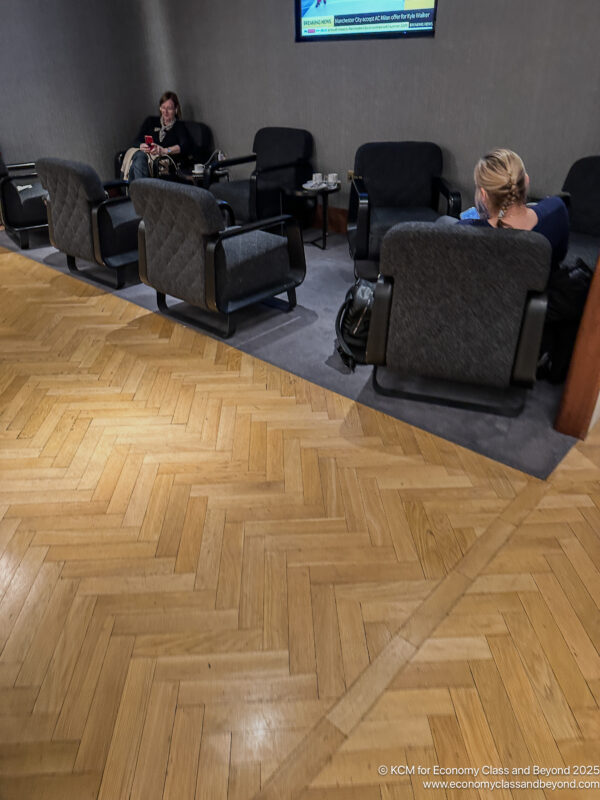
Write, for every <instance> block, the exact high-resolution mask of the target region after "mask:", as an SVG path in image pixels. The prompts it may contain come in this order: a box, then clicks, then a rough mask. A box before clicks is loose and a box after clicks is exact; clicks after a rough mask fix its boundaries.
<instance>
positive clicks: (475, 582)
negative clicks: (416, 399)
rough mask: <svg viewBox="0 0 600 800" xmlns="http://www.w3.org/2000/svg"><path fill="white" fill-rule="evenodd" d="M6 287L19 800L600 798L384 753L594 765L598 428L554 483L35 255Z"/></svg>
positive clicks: (2, 631)
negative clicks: (439, 781)
mask: <svg viewBox="0 0 600 800" xmlns="http://www.w3.org/2000/svg"><path fill="white" fill-rule="evenodd" d="M0 283H1V285H2V287H3V300H2V306H1V308H0V356H1V360H2V369H1V373H0V798H2V800H24V799H26V800H29V799H30V798H31V799H32V800H42V798H43V799H44V800H71V798H72V799H73V800H88V798H89V799H90V800H91V799H92V798H94V799H95V798H100V799H101V800H117V799H120V798H135V799H136V800H142V799H143V800H151V799H152V798H157V799H158V798H174V799H176V800H186V799H187V798H198V800H251V798H256V800H287V799H288V798H289V800H291V798H302V800H375V799H377V800H408V799H409V798H415V800H417V799H418V800H422V799H424V798H436V799H437V798H441V797H447V798H456V797H460V798H463V797H464V798H471V797H472V798H476V797H490V798H491V797H493V798H510V797H515V798H532V799H534V798H535V800H538V798H539V799H540V800H543V798H550V797H552V798H555V797H557V796H561V797H565V798H567V797H568V798H592V797H594V798H597V797H598V796H599V792H600V790H599V789H591V788H590V789H574V790H569V791H568V792H566V793H565V792H558V793H556V792H554V791H552V790H550V789H546V790H544V789H540V788H531V789H523V790H514V791H513V792H512V793H511V791H510V790H509V789H502V788H499V789H495V790H494V791H491V790H485V789H472V790H471V789H469V790H462V789H448V790H444V789H431V788H429V789H428V788H426V787H425V786H424V784H423V778H422V776H420V775H419V774H417V773H416V771H415V774H412V775H411V774H404V775H397V774H392V773H393V772H394V771H397V770H392V769H391V767H393V766H395V765H396V766H397V765H400V766H401V765H408V766H409V767H411V766H414V767H415V768H416V767H417V766H419V767H421V769H422V771H423V772H426V771H427V770H428V769H429V770H430V776H431V775H432V774H433V767H434V765H436V764H437V765H442V766H446V767H456V768H458V767H482V766H484V765H491V766H493V767H496V768H499V767H504V768H509V769H512V768H514V767H530V766H531V765H538V766H543V767H546V768H549V767H563V768H564V767H571V769H572V768H573V766H574V765H580V764H582V765H587V764H589V765H592V766H593V765H595V764H597V763H599V762H600V710H599V708H598V703H599V702H600V655H599V650H600V611H599V607H600V580H599V578H600V574H599V571H600V430H599V429H598V426H597V428H596V430H595V431H594V432H592V433H591V434H590V436H589V438H588V440H587V442H586V443H582V444H580V445H578V446H577V447H576V448H575V449H574V450H573V451H572V452H571V453H570V454H569V455H568V456H567V458H566V459H565V461H564V462H563V464H562V465H561V466H560V468H559V469H557V470H556V472H555V474H554V475H553V476H552V477H551V479H550V480H548V481H547V482H541V481H538V480H536V479H533V478H530V477H528V476H526V475H523V474H521V473H519V472H517V471H515V470H512V469H509V468H507V467H504V466H502V465H500V464H497V463H494V462H492V461H489V460H487V459H485V458H483V457H480V456H478V455H475V454H473V453H471V452H469V451H467V450H464V449H462V448H460V447H457V446H455V445H453V444H450V443H448V442H445V441H443V440H440V439H437V438H436V437H434V436H431V435H429V434H427V433H424V432H423V431H420V430H417V429H414V428H411V427H410V426H408V425H406V424H403V423H402V422H399V421H397V420H394V419H392V418H390V417H387V416H385V415H383V414H380V413H378V412H375V411H372V410H370V409H368V408H365V407H363V406H360V405H358V404H356V403H354V402H352V401H350V400H347V399H345V398H343V397H340V396H338V395H335V394H333V393H331V392H327V391H325V390H323V389H321V388H319V387H318V386H314V385H311V384H309V383H307V382H306V381H303V380H300V379H298V378H295V377H294V376H293V375H290V374H288V373H285V372H283V371H282V370H280V369H276V368H274V367H271V366H269V365H268V364H265V363H262V362H260V361H258V360H256V359H253V358H251V357H250V356H247V355H244V354H243V353H240V352H238V351H236V350H233V349H232V348H230V347H228V346H227V345H225V344H223V343H221V342H218V341H215V340H213V339H210V338H208V337H206V336H203V335H202V334H200V333H197V332H195V331H192V330H189V329H187V328H185V327H183V326H181V325H178V324H176V323H173V322H171V321H169V320H166V319H163V318H161V317H159V316H157V315H153V314H150V313H148V312H147V311H145V310H143V309H140V308H138V307H136V306H133V305H130V304H128V303H127V302H125V301H123V300H122V299H120V298H118V297H114V296H112V295H109V294H105V293H104V292H102V291H101V290H99V289H96V288H93V287H90V286H88V285H86V284H83V283H81V282H79V281H77V280H75V279H73V278H71V277H68V276H63V275H59V274H57V273H56V272H53V271H52V270H49V269H47V268H45V267H44V266H41V265H39V264H36V263H34V262H32V261H30V260H28V259H26V258H24V257H22V256H20V255H16V254H12V253H9V252H7V251H0ZM379 766H382V767H387V768H388V770H390V771H388V774H387V775H382V774H380V773H379V772H378V767H379ZM382 771H383V770H382ZM532 777H533V776H530V778H531V779H532ZM573 777H574V776H573V775H571V776H570V778H569V779H570V780H571V779H573ZM584 778H585V776H584ZM587 779H588V780H593V776H588V777H587ZM596 779H597V780H600V776H597V777H596Z"/></svg>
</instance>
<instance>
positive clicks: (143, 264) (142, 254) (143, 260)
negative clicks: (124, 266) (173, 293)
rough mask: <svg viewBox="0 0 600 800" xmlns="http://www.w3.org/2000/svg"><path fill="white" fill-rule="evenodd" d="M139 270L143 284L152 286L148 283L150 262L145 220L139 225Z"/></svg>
mask: <svg viewBox="0 0 600 800" xmlns="http://www.w3.org/2000/svg"><path fill="white" fill-rule="evenodd" d="M138 269H139V272H140V280H141V281H142V283H145V284H146V286H150V284H149V283H148V261H147V257H146V226H145V224H144V220H143V219H141V220H140V224H139V225H138Z"/></svg>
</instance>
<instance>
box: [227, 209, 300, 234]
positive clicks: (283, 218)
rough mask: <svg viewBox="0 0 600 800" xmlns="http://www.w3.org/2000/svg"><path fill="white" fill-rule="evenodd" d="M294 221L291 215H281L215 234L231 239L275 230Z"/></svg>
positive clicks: (236, 226)
mask: <svg viewBox="0 0 600 800" xmlns="http://www.w3.org/2000/svg"><path fill="white" fill-rule="evenodd" d="M290 220H291V221H294V218H293V217H292V215H291V214H280V215H279V216H278V217H268V218H267V219H257V220H256V221H255V222H246V223H244V224H243V225H235V226H234V227H232V228H225V230H223V231H219V233H217V234H215V235H216V237H217V238H219V239H221V240H223V239H231V238H232V237H233V236H239V235H240V234H242V233H248V232H249V231H260V230H267V229H268V228H275V227H276V226H277V225H283V224H286V223H288V222H289V221H290Z"/></svg>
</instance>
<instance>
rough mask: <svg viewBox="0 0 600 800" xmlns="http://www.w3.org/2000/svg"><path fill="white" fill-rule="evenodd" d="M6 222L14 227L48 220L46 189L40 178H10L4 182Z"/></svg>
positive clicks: (39, 223)
mask: <svg viewBox="0 0 600 800" xmlns="http://www.w3.org/2000/svg"><path fill="white" fill-rule="evenodd" d="M2 194H3V199H4V212H5V215H6V220H5V221H6V223H7V224H8V225H9V226H14V227H26V226H28V225H43V224H44V223H46V222H47V215H46V206H45V205H44V197H45V196H46V190H45V189H44V187H43V186H42V183H41V181H40V179H39V178H9V179H7V180H6V181H4V183H3V184H2Z"/></svg>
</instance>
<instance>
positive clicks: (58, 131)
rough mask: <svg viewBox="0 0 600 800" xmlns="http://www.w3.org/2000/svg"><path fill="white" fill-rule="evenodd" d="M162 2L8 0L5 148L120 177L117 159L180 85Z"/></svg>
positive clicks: (1, 63) (16, 156)
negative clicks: (164, 94) (175, 82)
mask: <svg viewBox="0 0 600 800" xmlns="http://www.w3.org/2000/svg"><path fill="white" fill-rule="evenodd" d="M163 15H164V5H163V3H162V1H161V0H149V1H148V2H143V0H101V2H96V3H94V2H82V1H81V0H46V2H43V1H42V0H20V2H18V0H0V75H1V76H2V79H1V88H0V100H1V102H0V107H1V109H2V117H1V122H0V149H1V150H2V152H3V154H4V158H5V160H6V161H7V162H18V161H30V160H35V159H36V158H38V157H39V156H41V155H53V156H59V157H64V158H72V159H75V160H80V161H85V162H88V163H90V164H92V165H93V166H94V167H95V168H96V169H97V170H98V171H99V172H100V173H101V175H102V177H106V178H108V177H111V176H112V159H113V156H114V153H115V152H116V151H117V150H119V149H120V148H121V147H122V146H124V145H126V144H127V143H128V140H129V139H130V138H131V137H132V136H133V134H134V133H135V131H136V129H137V127H138V126H139V124H140V122H141V120H142V119H143V118H144V117H145V116H146V115H147V114H149V113H152V111H153V109H154V107H155V106H156V102H157V99H158V97H159V95H160V92H161V91H162V89H163V81H164V80H165V79H167V80H172V79H173V77H174V76H173V74H172V70H171V65H170V39H169V37H168V34H165V33H164V31H163V28H162V27H161V25H160V21H161V17H162V16H163Z"/></svg>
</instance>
